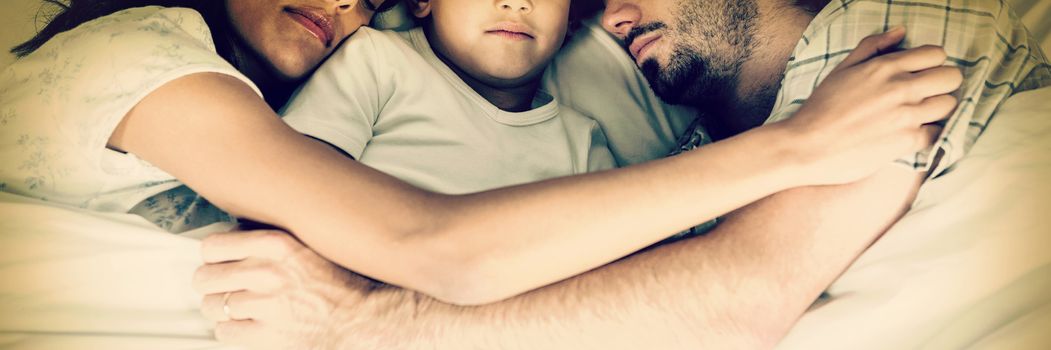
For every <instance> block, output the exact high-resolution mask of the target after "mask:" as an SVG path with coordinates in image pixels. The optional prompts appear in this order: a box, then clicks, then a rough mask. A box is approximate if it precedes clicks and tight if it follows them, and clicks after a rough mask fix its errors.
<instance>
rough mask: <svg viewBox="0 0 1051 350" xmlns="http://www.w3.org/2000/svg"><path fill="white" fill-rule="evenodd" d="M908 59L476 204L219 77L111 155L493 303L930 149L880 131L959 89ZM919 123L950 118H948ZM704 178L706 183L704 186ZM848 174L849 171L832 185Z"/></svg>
mask: <svg viewBox="0 0 1051 350" xmlns="http://www.w3.org/2000/svg"><path fill="white" fill-rule="evenodd" d="M859 51H860V50H859ZM895 55H896V56H893V57H890V56H886V58H885V59H884V58H880V59H877V60H874V62H870V63H866V64H863V65H859V66H857V68H856V69H855V70H854V71H849V70H848V71H846V72H845V73H842V74H839V75H838V76H839V77H841V78H842V79H839V80H836V79H835V78H832V77H830V78H829V79H828V80H830V81H833V82H839V83H840V84H841V85H843V86H850V85H854V86H855V89H853V90H854V91H864V93H856V94H854V95H859V96H849V98H850V100H846V101H842V100H840V99H838V98H825V99H823V100H820V101H819V102H813V103H810V104H808V105H816V106H820V107H821V108H820V109H819V108H817V107H815V108H811V109H807V108H804V109H803V110H801V111H800V112H799V115H798V116H797V117H796V118H792V119H790V120H789V121H787V122H784V123H778V124H775V125H773V126H770V127H763V128H758V129H755V130H753V131H750V132H747V133H744V134H742V135H740V136H738V137H734V138H732V139H729V140H726V141H724V142H720V143H717V144H713V145H711V146H708V147H704V148H702V149H699V150H696V151H692V152H687V153H686V154H683V155H681V156H677V157H672V158H668V159H663V160H659V161H654V162H650V163H647V164H643V165H640V166H635V167H630V168H625V169H619V170H614V171H606V172H601V173H597V174H590V175H585V176H575V177H568V178H561V179H554V180H549V181H544V182H539V183H534V184H528V185H522V186H516V187H510V188H504V189H499V190H494V191H488V192H484V193H478V194H472V195H463V196H448V195H441V194H435V193H430V192H425V191H422V190H420V189H417V188H415V187H412V186H410V185H408V184H406V183H404V182H401V181H399V180H397V179H394V178H392V177H390V176H387V175H384V174H382V173H380V172H378V171H376V170H373V169H370V168H369V167H367V166H364V165H361V164H359V163H356V162H354V161H351V160H349V159H346V158H344V157H343V156H341V155H340V154H339V153H337V152H336V151H334V150H332V149H330V148H328V147H326V146H324V145H322V144H321V143H319V142H316V141H314V140H311V139H309V138H307V137H305V136H302V135H300V134H298V133H296V132H295V131H294V130H292V129H291V128H289V127H288V126H286V125H285V124H284V123H283V122H281V120H280V119H279V118H278V117H277V116H276V115H275V114H274V113H273V112H272V111H271V110H270V109H269V107H268V106H267V105H266V104H265V103H264V102H263V101H262V100H261V99H259V98H258V96H257V95H255V93H254V92H253V91H252V90H251V89H250V88H249V87H248V86H246V85H245V84H243V83H241V82H240V81H238V80H236V79H233V78H230V77H227V76H224V75H218V74H211V73H203V74H195V75H191V76H187V77H184V78H180V79H177V80H175V81H172V82H171V83H168V84H166V85H165V86H163V87H161V88H159V89H157V90H156V91H154V92H152V93H151V94H150V95H148V96H147V97H146V98H145V99H143V100H142V101H141V102H140V103H139V104H138V105H137V106H136V107H135V108H134V109H133V110H132V111H130V112H129V113H128V115H127V116H126V117H125V119H124V120H123V122H122V123H121V125H120V126H119V127H118V128H117V130H116V131H115V132H114V135H113V137H112V138H111V140H110V146H111V147H113V148H117V149H121V150H125V151H128V152H132V153H134V154H136V155H138V156H139V157H141V158H142V159H144V160H146V161H148V162H150V163H152V164H154V165H156V166H157V167H159V168H161V169H164V170H165V171H167V172H169V173H170V174H172V175H174V176H175V177H176V178H178V179H180V180H182V181H183V182H185V183H186V184H188V185H189V186H190V187H192V188H193V189H194V190H196V191H198V192H199V193H201V194H202V195H204V196H205V197H207V198H209V200H211V201H213V202H214V203H215V204H217V205H218V206H220V207H221V208H224V209H226V210H228V211H230V212H231V213H232V214H235V215H239V216H244V217H247V218H250V219H254V220H258V221H262V222H267V223H271V224H274V225H277V226H279V227H282V228H285V229H288V230H290V231H291V232H294V233H295V234H296V235H297V236H298V237H299V238H300V239H302V240H303V241H304V242H305V243H307V244H308V245H310V246H311V247H312V248H313V249H316V250H317V251H318V252H319V253H321V254H322V255H324V256H325V257H327V258H329V259H331V260H333V261H334V262H337V263H338V264H340V265H343V266H345V267H347V268H351V269H354V270H355V271H359V272H361V273H362V274H365V275H368V276H371V277H374V278H376V279H380V280H383V281H385V282H388V283H392V284H396V285H400V286H404V287H407V288H411V289H416V290H420V291H421V292H424V293H426V294H430V295H432V296H435V297H436V298H438V299H440V300H445V301H449V302H453V303H461V304H476V303H485V302H489V301H494V300H498V299H502V298H506V297H509V296H511V295H514V294H517V293H520V292H522V291H524V290H528V289H532V288H536V287H539V286H542V285H545V284H548V283H551V282H554V281H557V280H559V279H562V278H565V277H568V276H571V275H574V274H577V273H580V272H582V271H586V270H588V269H590V268H593V267H596V266H599V265H601V264H603V263H605V262H608V261H610V260H613V259H615V258H617V257H620V256H624V255H627V254H629V253H631V252H633V251H635V250H638V249H640V248H642V247H645V246H647V245H649V244H652V243H654V242H656V241H659V240H660V239H663V238H665V237H666V236H668V235H670V234H672V233H675V232H677V231H679V230H681V229H683V228H686V227H689V226H690V225H692V224H695V223H698V222H703V221H706V220H708V219H711V218H713V217H716V216H718V215H721V214H723V213H726V212H729V211H730V210H733V209H735V208H738V207H740V206H743V205H744V204H747V203H749V202H752V201H755V200H757V199H759V198H762V197H764V196H766V195H769V194H771V193H774V192H777V191H780V190H783V189H786V188H789V187H795V186H800V185H809V184H821V183H836V182H846V181H851V180H854V179H857V178H860V177H863V176H865V175H867V174H869V173H871V172H872V171H873V170H875V168H877V167H878V166H879V165H881V164H884V161H889V160H891V159H893V158H895V157H896V156H898V155H900V154H904V153H906V152H908V151H911V150H914V149H917V148H919V147H921V146H923V142H918V141H917V140H921V139H926V138H927V132H929V131H928V130H927V129H924V128H921V127H920V125H921V124H923V123H926V122H929V121H931V120H933V119H936V118H929V117H928V118H919V117H912V118H904V117H896V118H893V119H888V117H886V116H884V117H882V119H880V120H878V121H874V119H879V118H876V117H875V116H878V115H880V114H887V112H888V111H891V110H893V111H895V112H896V113H895V114H894V115H896V116H900V115H905V114H909V113H902V112H901V111H899V109H901V108H903V107H902V105H904V104H906V103H907V102H917V101H912V100H910V99H906V98H905V97H904V95H905V93H903V92H904V91H908V92H911V93H914V94H916V96H932V95H938V94H944V93H947V92H949V91H951V90H953V89H955V85H952V86H950V84H946V83H938V82H935V81H934V80H935V79H933V78H932V77H930V76H929V75H916V76H915V77H911V76H910V77H908V78H907V79H906V78H903V77H902V75H903V74H909V72H910V71H907V70H903V69H899V68H900V67H919V68H915V69H913V70H916V69H923V68H928V67H933V66H937V65H938V64H940V63H941V62H942V61H943V60H944V56H942V57H941V58H938V57H937V54H935V55H933V56H932V55H931V53H929V52H928V53H926V54H924V53H922V52H920V53H917V52H912V53H911V54H910V53H902V54H895ZM942 55H944V54H942ZM957 74H958V73H957ZM901 81H906V82H907V83H901ZM825 85H833V88H832V89H831V90H832V91H836V90H837V89H835V84H834V83H828V82H826V84H825ZM871 92H877V93H875V94H872V95H867V94H870V93H871ZM921 99H922V98H921ZM950 99H951V98H950ZM837 100H840V101H838V102H837ZM942 102H944V101H942ZM817 111H820V113H817ZM908 111H911V112H912V113H919V112H925V113H921V114H922V115H924V116H925V117H926V116H931V115H936V116H941V115H944V111H942V110H941V108H940V107H939V105H938V104H936V103H925V104H919V105H917V106H915V107H911V109H909V110H908ZM932 111H933V112H934V113H930V112H932ZM847 132H849V133H850V137H845V136H844V135H846V134H847ZM872 140H880V141H881V142H872ZM874 145H879V146H874ZM701 164H703V165H704V169H705V171H703V172H702V171H694V170H695V169H698V168H700V165H701ZM836 168H843V169H845V170H841V171H828V170H835V169H836ZM713 198H714V199H716V200H711V199H713ZM581 246H587V247H589V249H587V250H581V249H578V248H579V247H581Z"/></svg>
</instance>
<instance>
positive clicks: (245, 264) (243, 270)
mask: <svg viewBox="0 0 1051 350" xmlns="http://www.w3.org/2000/svg"><path fill="white" fill-rule="evenodd" d="M283 285H284V282H283V280H282V279H281V278H280V276H279V275H278V274H277V270H276V269H275V268H274V267H273V266H272V265H270V264H269V261H268V260H258V259H247V260H242V261H235V262H228V263H221V264H207V265H204V266H201V267H199V268H197V271H196V272H194V274H193V288H194V290H196V291H197V292H198V293H201V294H215V293H224V292H236V291H239V290H252V291H257V292H263V293H266V292H271V291H274V290H278V289H280V288H281V287H283Z"/></svg>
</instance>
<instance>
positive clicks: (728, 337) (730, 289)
mask: <svg viewBox="0 0 1051 350" xmlns="http://www.w3.org/2000/svg"><path fill="white" fill-rule="evenodd" d="M922 179H923V174H919V173H915V172H913V171H911V170H907V169H905V168H903V167H899V166H888V167H887V168H886V169H884V170H881V171H880V172H879V173H877V174H876V175H874V176H872V177H871V178H868V179H866V180H863V181H860V182H857V183H853V184H849V185H839V186H818V187H804V188H797V189H792V190H788V191H784V192H781V193H778V194H775V195H773V196H770V197H768V198H765V199H763V200H760V201H758V202H756V203H754V204H751V205H749V206H747V207H745V208H742V209H741V210H738V211H736V212H734V213H732V214H731V215H729V216H728V218H727V220H726V221H725V222H724V223H722V224H720V226H719V227H718V228H716V230H714V231H712V232H711V233H709V234H708V235H706V236H702V237H695V238H691V239H688V240H683V241H679V242H675V243H670V244H665V245H661V246H658V247H654V248H652V249H649V250H646V251H643V252H640V253H637V254H635V255H632V256H630V257H627V258H624V259H622V260H620V261H617V262H614V263H611V264H609V265H607V266H604V267H601V268H599V269H595V270H593V271H590V272H587V273H584V274H582V275H580V276H577V277H574V278H571V279H568V280H565V281H562V282H559V283H556V284H553V285H550V286H547V287H544V288H541V289H537V290H534V291H531V292H528V293H525V294H522V295H519V296H516V297H514V298H511V299H508V300H504V301H501V302H498V303H493V304H489V305H483V306H473V307H464V306H456V305H449V304H446V303H442V302H440V301H438V300H435V299H432V298H429V297H427V296H425V295H422V294H420V293H418V292H414V291H409V290H404V289H400V288H396V287H389V286H384V287H377V286H376V285H373V284H371V283H369V282H366V281H365V280H364V279H361V278H360V277H356V276H355V275H354V274H353V273H351V272H349V271H345V270H343V269H341V268H339V267H338V266H335V265H333V264H331V263H330V262H328V261H326V260H324V259H323V258H321V257H320V256H318V255H317V254H315V253H313V252H311V251H310V250H309V249H308V248H306V247H303V246H302V245H300V244H298V243H296V242H295V241H294V240H293V239H289V238H287V237H288V236H284V237H285V239H283V240H277V239H271V240H266V239H259V238H258V237H253V236H258V235H259V233H257V232H249V233H241V234H224V235H222V236H220V237H222V243H221V244H224V245H228V246H231V247H239V249H243V250H244V251H243V253H242V254H243V255H245V256H247V257H248V258H247V259H246V260H245V261H246V262H248V264H247V265H241V266H234V265H227V264H218V265H207V266H205V267H202V268H201V269H200V270H198V272H197V275H196V276H195V277H196V279H195V282H196V287H197V289H198V290H199V291H201V292H202V293H205V294H209V295H207V296H206V297H205V298H204V301H203V303H202V312H203V313H204V315H205V316H206V317H207V318H209V319H212V320H215V321H217V322H219V323H218V325H217V326H216V329H215V334H216V337H217V339H219V340H220V341H222V342H224V343H228V344H236V345H248V346H253V347H259V348H274V349H284V348H297V349H299V348H327V349H378V348H383V349H464V348H498V349H541V348H542V349H581V348H604V349H605V348H609V349H639V348H662V349H698V348H716V349H724V348H734V349H736V348H770V347H773V346H774V345H775V344H776V343H777V342H778V341H779V340H780V339H781V338H782V337H783V336H784V334H785V333H786V332H787V331H788V330H789V329H790V328H791V327H792V325H793V324H794V323H795V322H796V320H797V319H798V317H799V316H800V315H801V314H802V313H803V312H804V311H805V310H806V308H807V307H809V306H810V304H811V303H812V302H814V300H815V299H816V298H817V296H818V295H819V294H820V293H821V291H822V290H823V289H824V288H826V287H827V286H828V285H829V284H830V283H831V282H832V281H833V280H834V279H835V278H836V277H837V276H839V274H840V273H842V271H843V270H844V269H846V267H847V266H848V265H849V264H850V263H851V262H852V261H853V260H854V259H855V258H856V257H857V256H858V255H859V254H860V252H862V251H863V250H864V249H866V248H867V247H868V246H869V245H870V244H871V242H873V241H874V240H875V239H876V238H878V237H879V235H881V234H882V233H883V232H884V231H885V230H886V229H887V228H888V227H890V225H892V224H893V223H894V222H895V221H896V220H897V219H898V218H899V217H900V216H901V215H902V214H903V213H904V212H905V211H906V210H907V209H908V207H909V205H910V204H911V201H912V200H913V198H914V197H915V193H916V190H917V189H918V187H919V185H920V183H921V182H922ZM269 236H270V238H276V237H281V236H275V235H273V234H271V235H269ZM278 241H280V242H282V244H271V243H272V242H278ZM249 266H250V267H249ZM235 289H236V290H242V289H243V291H241V292H237V293H233V294H232V295H231V297H230V298H229V300H228V304H229V306H230V309H231V310H232V314H231V316H232V317H233V318H234V319H236V320H230V319H228V318H227V317H226V316H225V315H224V314H223V312H222V305H223V300H222V296H223V294H222V293H223V292H226V291H230V290H235Z"/></svg>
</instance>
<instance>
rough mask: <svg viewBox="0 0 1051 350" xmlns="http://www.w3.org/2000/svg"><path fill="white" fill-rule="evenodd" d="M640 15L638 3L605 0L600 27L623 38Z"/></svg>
mask: <svg viewBox="0 0 1051 350" xmlns="http://www.w3.org/2000/svg"><path fill="white" fill-rule="evenodd" d="M641 17H642V11H641V10H640V9H639V6H638V5H636V4H634V3H631V2H629V1H621V0H609V1H606V11H605V12H603V13H602V27H603V28H605V29H606V31H607V32H610V33H613V35H616V36H617V37H618V38H620V39H624V37H625V36H627V35H628V32H631V29H632V28H635V26H636V25H637V24H638V23H639V20H640V18H641Z"/></svg>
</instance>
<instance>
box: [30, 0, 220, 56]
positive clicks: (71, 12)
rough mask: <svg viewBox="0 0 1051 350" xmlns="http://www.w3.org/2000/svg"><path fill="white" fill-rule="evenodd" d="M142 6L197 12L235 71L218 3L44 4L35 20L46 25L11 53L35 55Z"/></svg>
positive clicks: (90, 0)
mask: <svg viewBox="0 0 1051 350" xmlns="http://www.w3.org/2000/svg"><path fill="white" fill-rule="evenodd" d="M143 6H164V7H186V8H191V9H193V10H196V11H197V12H199V13H200V14H201V16H202V17H204V21H205V22H206V23H207V24H208V28H209V29H210V30H211V32H212V39H213V40H212V41H213V42H215V46H216V51H217V52H218V54H219V56H222V57H223V58H224V59H226V60H227V61H229V62H230V63H231V64H233V65H234V66H235V67H236V66H239V65H238V64H237V62H236V61H237V60H236V58H235V54H234V52H233V51H234V40H235V39H234V37H233V36H231V33H232V29H231V28H230V24H229V21H228V19H227V16H226V5H225V1H221V0H43V1H42V3H41V6H40V10H39V11H38V12H37V20H38V22H39V21H42V22H46V23H47V24H46V25H44V28H43V29H41V30H40V31H39V32H38V33H37V34H36V35H34V36H33V37H32V38H30V39H29V40H27V41H26V42H24V43H22V44H19V45H18V46H15V47H14V48H12V49H11V53H13V54H15V55H16V56H18V57H25V56H26V55H29V54H31V53H33V51H36V50H37V49H39V48H40V47H41V46H43V45H44V44H45V43H47V42H48V40H51V38H54V37H55V35H58V34H60V33H62V32H65V31H68V30H70V29H73V28H76V27H77V26H79V25H81V24H83V23H85V22H89V21H92V20H94V19H97V18H99V17H104V16H107V15H110V14H113V13H115V12H117V11H121V10H126V9H130V8H135V7H143Z"/></svg>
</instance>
